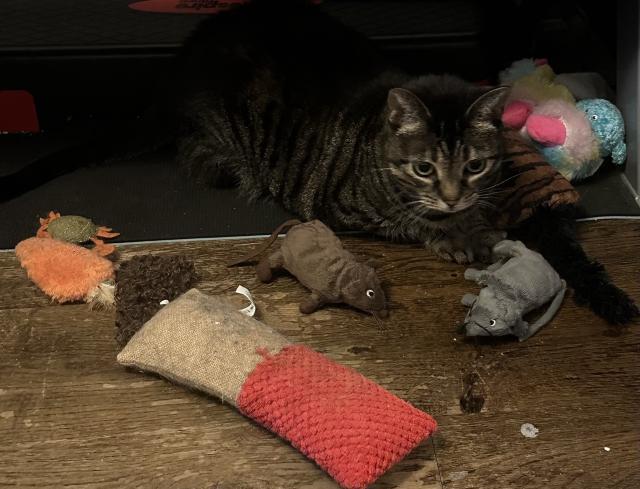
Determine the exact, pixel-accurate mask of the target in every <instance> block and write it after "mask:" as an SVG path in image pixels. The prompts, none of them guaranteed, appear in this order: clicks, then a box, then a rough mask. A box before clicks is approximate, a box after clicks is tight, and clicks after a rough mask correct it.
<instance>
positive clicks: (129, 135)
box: [0, 110, 177, 203]
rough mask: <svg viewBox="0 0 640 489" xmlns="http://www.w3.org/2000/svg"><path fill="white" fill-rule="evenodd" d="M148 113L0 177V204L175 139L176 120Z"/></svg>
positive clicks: (137, 154)
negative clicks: (73, 173)
mask: <svg viewBox="0 0 640 489" xmlns="http://www.w3.org/2000/svg"><path fill="white" fill-rule="evenodd" d="M158 114H159V113H158V112H157V111H154V110H150V111H148V112H147V113H145V114H144V115H143V116H141V118H140V119H137V120H135V121H129V122H121V123H118V124H113V125H110V126H105V127H100V128H99V129H96V130H94V131H93V134H92V135H90V136H88V137H87V138H86V139H85V140H84V141H83V142H81V143H78V144H75V145H73V146H68V147H65V148H62V149H60V150H58V151H55V152H53V153H50V154H48V155H45V156H43V157H41V158H39V159H37V160H35V161H32V162H31V163H29V164H27V165H26V166H24V167H22V168H21V169H20V170H18V171H16V172H15V173H11V174H8V175H3V176H0V203H2V202H8V201H10V200H13V199H15V198H16V197H19V196H20V195H23V194H25V193H27V192H28V191H30V190H34V189H36V188H38V187H40V186H42V185H44V184H45V183H48V182H50V181H52V180H55V179H56V178H58V177H61V176H63V175H66V174H68V173H71V172H73V171H75V170H77V169H80V168H84V167H89V166H92V165H96V164H106V163H109V162H111V161H113V160H114V159H121V158H132V157H134V156H139V155H141V154H144V153H147V152H149V151H152V150H155V149H158V148H160V147H162V146H164V145H166V144H169V143H171V142H173V141H174V140H175V137H176V135H177V128H176V127H174V123H173V121H174V120H175V118H171V117H162V118H160V117H159V116H158Z"/></svg>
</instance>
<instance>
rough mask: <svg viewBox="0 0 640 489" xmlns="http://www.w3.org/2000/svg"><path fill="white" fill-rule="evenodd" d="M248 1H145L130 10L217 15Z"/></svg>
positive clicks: (135, 4) (136, 3)
mask: <svg viewBox="0 0 640 489" xmlns="http://www.w3.org/2000/svg"><path fill="white" fill-rule="evenodd" d="M247 1H248V0H222V1H219V0H144V1H142V2H135V3H130V4H129V8H131V9H133V10H138V11H140V12H156V13H162V14H217V13H219V12H224V11H225V10H229V9H230V8H233V7H235V6H236V5H242V4H243V3H247Z"/></svg>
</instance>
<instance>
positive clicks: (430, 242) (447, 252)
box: [425, 233, 473, 263]
mask: <svg viewBox="0 0 640 489" xmlns="http://www.w3.org/2000/svg"><path fill="white" fill-rule="evenodd" d="M425 245H426V246H427V248H431V251H433V252H434V253H435V254H436V255H438V256H439V257H440V258H442V259H443V260H446V261H454V262H456V263H471V262H472V261H473V250H472V249H471V247H469V246H468V243H467V242H466V240H465V239H464V236H455V235H450V234H444V233H441V234H439V235H435V236H433V237H429V238H427V239H426V240H425Z"/></svg>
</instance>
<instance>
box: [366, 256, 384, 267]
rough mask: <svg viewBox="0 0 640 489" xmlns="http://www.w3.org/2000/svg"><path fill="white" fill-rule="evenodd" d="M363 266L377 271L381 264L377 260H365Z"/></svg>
mask: <svg viewBox="0 0 640 489" xmlns="http://www.w3.org/2000/svg"><path fill="white" fill-rule="evenodd" d="M364 264H365V265H367V266H370V267H371V268H373V269H374V270H377V269H378V268H380V267H382V263H380V261H379V260H377V259H376V258H367V259H366V260H364Z"/></svg>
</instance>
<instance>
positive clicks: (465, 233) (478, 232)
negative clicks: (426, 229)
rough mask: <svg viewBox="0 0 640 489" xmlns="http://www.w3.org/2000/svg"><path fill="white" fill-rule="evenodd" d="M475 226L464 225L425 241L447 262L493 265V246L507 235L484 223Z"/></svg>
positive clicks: (439, 233) (441, 232)
mask: <svg viewBox="0 0 640 489" xmlns="http://www.w3.org/2000/svg"><path fill="white" fill-rule="evenodd" d="M474 224H475V225H472V223H463V224H461V225H459V226H456V227H451V228H450V229H447V230H446V231H440V232H435V233H434V235H433V236H430V237H428V238H427V239H426V240H425V245H426V246H427V247H428V248H431V250H432V251H433V252H434V253H435V254H436V255H438V256H439V257H440V258H442V259H444V260H446V261H454V262H456V263H461V264H462V263H472V262H473V261H474V260H478V261H481V262H483V263H491V261H492V249H493V246H494V245H495V244H496V243H498V242H500V241H502V240H503V239H505V238H506V236H507V233H505V232H504V231H498V230H494V229H491V228H490V227H489V226H488V225H486V224H484V223H483V222H479V223H474Z"/></svg>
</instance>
